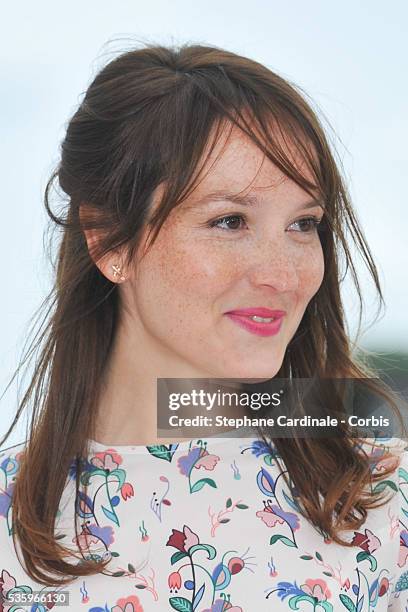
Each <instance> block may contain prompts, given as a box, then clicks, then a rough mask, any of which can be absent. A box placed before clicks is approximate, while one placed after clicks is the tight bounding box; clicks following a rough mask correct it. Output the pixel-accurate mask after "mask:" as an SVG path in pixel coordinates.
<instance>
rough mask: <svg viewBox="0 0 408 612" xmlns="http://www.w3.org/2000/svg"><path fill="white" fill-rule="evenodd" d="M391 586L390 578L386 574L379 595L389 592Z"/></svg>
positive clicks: (382, 579)
mask: <svg viewBox="0 0 408 612" xmlns="http://www.w3.org/2000/svg"><path fill="white" fill-rule="evenodd" d="M389 588H390V583H389V580H388V578H386V577H385V576H384V577H383V578H381V582H380V586H379V589H378V597H383V596H384V595H385V594H386V593H387V592H388V590H389Z"/></svg>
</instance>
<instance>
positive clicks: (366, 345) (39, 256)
mask: <svg viewBox="0 0 408 612" xmlns="http://www.w3.org/2000/svg"><path fill="white" fill-rule="evenodd" d="M2 22H3V28H2V36H1V39H0V56H1V57H2V61H1V68H0V69H1V78H0V89H1V91H0V106H1V113H0V121H1V134H2V137H1V141H0V156H1V157H0V161H1V168H2V200H3V205H2V222H1V241H0V251H1V269H2V292H1V294H2V299H1V302H0V326H1V344H0V396H3V397H1V400H0V437H2V436H3V435H4V434H5V432H6V431H7V429H8V427H9V425H10V424H11V422H12V419H13V417H14V414H15V412H16V409H17V390H18V383H19V384H20V387H21V388H20V396H21V395H22V392H23V390H24V384H23V381H22V380H21V378H20V379H17V380H15V381H14V383H13V384H12V385H11V386H10V387H9V389H8V390H7V392H5V389H6V386H7V384H8V383H9V381H10V379H11V376H12V375H13V373H14V371H15V369H16V367H17V365H18V362H19V359H20V357H21V352H22V349H23V345H24V342H25V340H26V338H27V335H28V332H29V330H30V317H32V315H33V313H34V312H35V310H36V309H37V308H38V307H39V306H40V304H41V302H42V300H43V299H44V298H45V296H46V295H47V293H48V291H49V289H50V286H51V279H52V268H51V266H50V264H49V260H48V255H47V251H46V245H47V242H46V240H47V237H46V229H47V223H48V218H47V217H46V214H45V212H44V209H43V204H42V197H43V190H44V187H45V184H46V181H47V178H48V177H49V175H50V173H51V172H52V170H53V168H54V166H55V165H56V164H57V162H58V155H59V143H60V141H61V139H62V137H63V134H64V129H65V124H66V122H67V121H68V119H69V118H70V116H71V115H72V113H73V112H74V111H75V109H76V107H77V105H78V104H79V102H80V101H81V99H82V94H83V92H84V91H85V90H86V88H87V85H88V84H89V82H90V81H91V79H92V78H93V76H94V75H95V73H96V72H97V71H98V70H99V69H100V68H101V67H102V66H103V65H104V64H105V63H107V62H108V61H109V60H110V59H112V58H113V57H114V56H115V55H117V54H118V53H120V52H121V51H126V50H128V49H130V48H131V47H133V46H135V45H140V44H143V42H148V43H151V42H152V43H164V44H176V45H177V44H180V43H184V42H194V43H202V44H211V45H216V46H219V47H223V48H225V49H227V50H230V51H234V52H237V53H240V54H243V55H246V56H248V57H251V58H253V59H255V60H257V61H259V62H261V63H263V64H265V65H267V66H268V67H270V68H271V69H272V70H274V71H276V72H278V73H279V74H281V75H282V76H283V77H285V78H287V79H289V80H290V81H291V82H293V83H295V84H297V85H298V86H299V87H301V88H302V90H303V91H304V92H306V94H307V95H308V96H310V97H311V99H312V101H313V103H314V107H315V109H316V110H317V111H318V113H319V116H320V118H321V120H322V121H323V123H324V125H325V127H326V131H327V133H328V136H329V139H330V141H331V142H332V143H333V146H334V147H335V148H336V150H337V152H338V160H339V162H340V163H341V164H342V166H343V169H344V174H345V176H346V178H347V184H348V187H349V190H350V193H351V196H352V201H353V203H354V206H355V209H356V211H357V216H358V218H359V220H360V221H361V224H362V227H363V230H364V233H365V236H366V238H367V240H368V242H369V245H370V248H371V250H372V253H373V255H374V258H375V261H376V263H377V265H378V268H379V272H380V279H381V282H382V287H383V291H384V297H385V303H386V307H385V309H383V310H382V311H381V313H380V317H379V318H378V319H377V321H375V322H374V319H375V315H376V312H377V304H376V302H375V292H374V290H373V287H372V286H371V284H370V283H369V282H368V277H367V274H366V273H365V271H364V268H363V267H362V266H360V263H359V261H356V265H357V266H358V268H359V269H360V270H361V275H362V276H361V278H362V287H363V291H364V297H365V302H366V307H365V311H364V318H363V331H362V333H361V334H360V336H359V337H358V338H357V341H358V344H359V345H360V346H361V347H362V348H363V349H365V350H366V351H369V354H368V358H369V360H370V361H371V362H372V363H373V364H375V365H376V366H377V367H379V368H380V372H381V375H383V376H385V377H387V379H388V381H389V382H390V380H391V379H393V380H394V381H396V382H395V384H396V385H399V386H403V385H404V384H405V382H406V380H407V373H408V353H407V350H408V347H407V339H408V325H407V313H408V289H407V284H408V278H407V276H408V275H407V269H408V249H407V238H406V226H405V222H406V210H407V205H406V192H405V189H406V186H405V177H406V172H407V170H406V168H407V166H408V154H407V146H406V142H407V138H408V133H407V132H408V130H407V125H408V119H407V93H408V85H407V78H406V75H407V74H408V70H407V68H408V67H407V57H408V53H407V51H408V43H407V40H408V37H407V26H406V24H407V22H408V3H407V2H405V1H404V0H393V2H391V3H389V4H385V3H384V2H380V1H378V0H371V1H370V2H368V0H367V1H366V2H364V1H363V2H359V3H356V2H354V1H352V0H343V1H342V2H326V1H324V0H321V1H319V0H309V2H307V3H306V2H303V1H302V0H290V1H289V2H286V3H283V2H277V1H275V0H252V1H251V2H243V1H242V0H222V2H219V1H217V2H215V1H213V0H207V2H205V3H191V2H187V1H186V0H175V1H174V2H172V3H169V2H167V0H151V1H150V2H148V3H145V2H143V3H142V2H140V1H138V0H132V1H130V0H121V2H116V3H113V2H111V1H109V2H108V1H106V0H98V2H96V1H95V0H88V1H87V2H79V0H71V2H70V3H68V4H66V3H65V4H63V5H62V4H56V3H55V2H51V1H50V0H42V1H41V2H40V3H38V2H37V3H31V2H28V0H26V1H25V2H21V1H20V2H19V1H18V0H17V1H16V2H13V3H7V5H5V6H4V7H3V9H2ZM342 291H343V298H344V303H345V310H346V314H347V321H348V325H349V329H350V334H351V335H352V336H353V334H355V331H356V328H357V301H356V296H355V293H354V292H353V285H352V283H351V282H350V279H347V278H346V280H345V282H344V283H343V288H342ZM356 350H357V349H356ZM390 377H391V379H390ZM28 380H29V379H28V378H27V379H26V380H25V382H28ZM21 385H23V386H21ZM24 432H25V420H24V419H23V420H21V422H20V424H19V427H18V429H17V430H16V431H15V432H14V434H13V435H12V436H11V437H10V438H9V440H8V441H7V444H6V445H7V446H10V445H11V444H12V443H15V442H19V441H20V440H23V439H24Z"/></svg>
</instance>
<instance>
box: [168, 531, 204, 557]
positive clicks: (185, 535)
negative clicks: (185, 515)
mask: <svg viewBox="0 0 408 612" xmlns="http://www.w3.org/2000/svg"><path fill="white" fill-rule="evenodd" d="M199 542H200V540H199V538H198V536H197V535H196V534H195V533H194V532H193V531H191V529H190V528H189V527H187V525H184V527H183V531H182V532H181V531H178V529H173V530H172V534H171V536H170V537H169V539H168V541H167V543H166V546H174V548H177V549H178V550H179V551H181V552H185V553H187V552H188V551H189V550H190V548H191V547H192V546H195V545H196V544H199Z"/></svg>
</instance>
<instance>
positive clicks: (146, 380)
mask: <svg viewBox="0 0 408 612" xmlns="http://www.w3.org/2000/svg"><path fill="white" fill-rule="evenodd" d="M211 376H213V374H211V373H203V372H202V371H198V370H197V369H196V368H194V367H193V366H192V365H190V364H186V363H185V362H183V361H182V360H181V359H177V356H175V355H174V354H173V353H171V352H170V351H169V350H168V349H167V347H165V346H163V345H162V344H160V343H159V342H158V341H157V340H156V339H155V338H153V337H152V336H147V332H146V331H145V330H144V329H143V328H142V327H141V326H138V325H137V324H135V321H127V320H126V319H125V320H124V321H123V322H122V323H121V324H120V325H119V326H118V329H117V332H116V336H115V341H114V345H113V348H112V350H111V354H110V357H109V361H108V363H107V365H106V368H105V373H104V377H103V380H102V385H101V392H100V396H99V402H98V409H97V419H96V431H95V434H94V437H95V440H96V441H98V442H100V443H102V444H108V445H110V444H112V445H150V444H157V443H165V442H175V441H177V440H176V439H175V438H159V437H158V436H157V378H210V377H211Z"/></svg>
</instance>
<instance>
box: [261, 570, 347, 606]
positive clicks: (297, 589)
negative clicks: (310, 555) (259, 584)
mask: <svg viewBox="0 0 408 612" xmlns="http://www.w3.org/2000/svg"><path fill="white" fill-rule="evenodd" d="M272 593H276V595H277V596H278V597H279V599H280V600H281V601H283V600H284V599H286V598H287V597H288V598H289V601H288V604H289V607H290V609H291V610H298V609H299V603H300V602H301V601H307V602H309V603H311V604H312V605H313V606H314V607H313V610H315V609H317V606H318V605H319V607H322V608H323V609H324V610H325V611H326V612H332V610H333V605H332V604H331V603H329V602H328V601H327V599H328V598H329V597H331V593H330V591H329V589H328V588H327V585H326V582H325V581H324V580H321V579H317V580H312V579H311V578H308V579H307V580H306V582H305V584H303V585H302V586H298V585H297V584H296V580H295V581H294V582H293V583H292V582H278V585H277V588H276V589H272V590H270V591H269V593H268V595H267V596H266V599H269V597H270V596H271V595H272ZM320 602H322V603H320ZM347 609H348V610H351V608H350V607H348V608H347ZM353 610H354V608H353Z"/></svg>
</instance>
